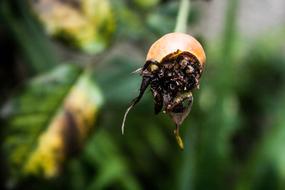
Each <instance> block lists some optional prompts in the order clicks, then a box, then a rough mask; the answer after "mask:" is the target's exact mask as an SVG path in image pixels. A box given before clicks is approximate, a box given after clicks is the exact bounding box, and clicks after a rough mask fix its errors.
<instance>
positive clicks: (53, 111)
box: [2, 65, 103, 179]
mask: <svg viewBox="0 0 285 190" xmlns="http://www.w3.org/2000/svg"><path fill="white" fill-rule="evenodd" d="M81 73H82V72H81V70H80V69H79V68H77V67H75V66H72V65H62V66H60V67H58V68H57V69H55V70H53V71H52V72H50V73H47V74H45V75H43V76H40V77H38V78H34V79H33V80H31V81H30V82H29V83H28V84H27V86H26V87H25V88H24V89H23V90H22V91H21V93H20V94H18V96H16V97H15V98H12V99H11V100H10V102H8V103H7V105H6V106H5V107H4V108H3V110H2V117H3V118H4V119H5V120H6V125H5V126H6V135H5V136H6V138H5V139H4V144H3V147H4V151H5V154H6V156H7V161H8V164H9V167H10V170H11V175H12V179H13V178H16V179H17V177H19V176H20V177H21V176H26V175H31V174H32V175H36V176H44V177H47V178H50V177H54V176H56V175H58V174H59V171H60V169H61V167H62V164H63V162H64V160H65V159H66V158H67V157H68V156H70V155H73V154H74V153H75V152H76V151H78V150H79V149H80V147H81V146H82V144H83V140H84V139H85V138H86V136H87V135H88V133H89V131H90V129H91V127H92V126H93V124H94V122H95V120H96V116H97V112H98V110H99V108H100V106H101V105H102V101H103V100H102V96H101V94H100V91H99V89H98V87H96V85H95V84H94V83H93V82H92V81H91V80H90V78H89V75H88V74H86V73H82V74H81Z"/></svg>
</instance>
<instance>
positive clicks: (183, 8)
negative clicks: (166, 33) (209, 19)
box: [174, 0, 190, 33]
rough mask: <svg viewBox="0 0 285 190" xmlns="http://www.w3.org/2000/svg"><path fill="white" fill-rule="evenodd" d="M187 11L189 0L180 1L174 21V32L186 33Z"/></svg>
mask: <svg viewBox="0 0 285 190" xmlns="http://www.w3.org/2000/svg"><path fill="white" fill-rule="evenodd" d="M189 10H190V0H181V1H180V6H179V11H178V15H177V19H176V26H175V29H174V31H175V32H183V33H186V29H187V19H188V14H189Z"/></svg>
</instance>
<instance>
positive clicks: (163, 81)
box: [122, 33, 206, 149]
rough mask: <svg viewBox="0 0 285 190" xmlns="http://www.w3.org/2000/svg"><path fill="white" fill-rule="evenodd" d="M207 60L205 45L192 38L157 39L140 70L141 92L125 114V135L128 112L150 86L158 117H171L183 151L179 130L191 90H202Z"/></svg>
mask: <svg viewBox="0 0 285 190" xmlns="http://www.w3.org/2000/svg"><path fill="white" fill-rule="evenodd" d="M205 60H206V56H205V53H204V50H203V48H202V46H201V45H200V43H199V42H198V41H197V40H196V39H195V38H193V37H191V36H190V35H187V34H183V33H170V34H166V35H164V36H163V37H161V38H160V39H159V40H157V41H156V42H155V43H154V44H153V45H152V46H151V48H150V49H149V52H148V55H147V59H146V63H145V65H144V66H143V67H142V68H141V69H140V70H139V72H140V75H141V76H142V83H141V87H140V93H139V95H138V97H136V98H135V99H134V100H133V101H132V102H131V105H130V107H129V108H128V109H127V111H126V113H125V116H124V119H123V124H122V133H124V124H125V120H126V116H127V114H128V112H129V111H130V110H131V109H132V107H133V106H134V105H135V104H137V103H138V102H139V101H140V99H141V98H142V96H143V94H144V92H145V90H146V89H147V87H148V86H150V89H151V92H152V95H153V97H154V111H155V114H158V113H159V112H160V111H161V110H163V112H164V113H167V114H168V115H170V117H171V118H172V120H173V121H174V123H175V125H176V128H175V130H174V133H175V136H176V139H177V142H178V144H179V146H180V148H182V149H183V142H182V140H181V138H180V136H179V127H180V125H181V124H182V122H183V121H184V119H185V118H186V117H187V115H188V114H189V112H190V110H191V107H192V103H193V96H192V91H193V90H194V89H198V88H199V79H200V77H201V74H202V72H203V69H204V63H205Z"/></svg>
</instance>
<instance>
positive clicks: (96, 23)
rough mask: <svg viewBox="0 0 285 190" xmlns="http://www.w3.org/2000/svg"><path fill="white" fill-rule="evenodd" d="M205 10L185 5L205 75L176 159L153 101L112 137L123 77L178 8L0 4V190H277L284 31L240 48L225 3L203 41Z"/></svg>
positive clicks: (281, 159) (233, 3)
mask: <svg viewBox="0 0 285 190" xmlns="http://www.w3.org/2000/svg"><path fill="white" fill-rule="evenodd" d="M210 3H213V1H201V2H199V1H193V2H192V3H191V11H190V15H189V22H188V24H189V33H192V34H193V31H195V32H194V34H193V35H194V36H195V35H196V36H197V35H198V37H200V41H202V42H204V43H203V45H204V47H205V49H206V53H207V65H206V71H205V73H204V75H203V78H202V79H201V80H202V81H201V89H200V91H197V92H195V93H196V94H195V98H196V99H195V102H196V104H194V105H193V110H192V111H191V114H190V117H189V118H188V119H187V120H186V121H185V123H184V124H183V125H182V128H181V130H182V134H184V139H185V150H184V151H183V152H181V151H180V150H179V149H178V147H177V145H176V143H175V139H174V138H173V135H172V134H171V133H170V132H169V131H171V129H172V128H173V126H172V122H171V121H170V119H168V118H167V117H166V116H164V115H158V116H154V114H153V113H152V111H151V110H152V104H153V103H152V100H151V97H150V94H146V98H145V99H144V100H143V101H142V102H141V103H140V104H139V105H138V106H137V108H136V110H134V111H133V112H132V113H130V115H129V118H128V121H127V125H128V131H127V133H126V134H125V135H124V136H121V133H120V124H121V120H122V116H123V113H124V111H125V108H126V107H127V106H128V102H129V101H130V100H131V98H132V97H134V95H135V94H136V93H137V92H136V90H137V87H138V86H139V81H140V77H138V76H135V75H132V74H130V73H131V72H132V71H134V70H136V69H137V68H139V67H141V66H142V65H143V64H144V61H145V60H144V59H145V57H144V56H145V53H146V51H147V49H148V48H149V45H150V44H151V43H152V42H153V41H154V40H156V39H157V38H159V37H160V36H161V35H163V34H165V33H168V32H171V31H173V29H174V26H175V22H176V15H177V10H178V6H179V2H178V1H170V0H161V1H159V0H148V1H141V0H132V1H131V0H109V1H107V0H104V1H97V0H82V1H76V0H66V1H57V0H52V1H46V0H37V1H23V0H3V1H1V2H0V20H1V25H0V40H1V44H0V50H1V51H0V52H1V58H2V59H3V60H2V59H1V69H0V78H1V83H0V85H1V88H0V90H1V91H0V93H1V97H0V104H1V133H2V138H1V145H2V146H1V147H2V149H1V185H2V186H3V188H2V189H26V188H29V189H63V188H66V189H74V190H75V189H76V190H77V189H90V190H91V189H130V190H133V189H185V190H186V189H187V190H188V189H195V190H196V189H198V190H199V189H242V190H244V189H285V184H284V181H285V172H284V171H285V169H284V168H285V167H284V166H285V156H284V153H283V149H282V148H283V145H284V144H285V135H284V134H285V121H284V115H285V108H284V107H285V105H284V104H285V102H284V100H285V98H284V97H285V94H284V92H285V88H284V87H285V77H284V76H285V75H284V72H285V56H284V51H285V47H284V44H285V43H284V42H285V41H284V39H285V24H284V25H278V26H276V27H272V28H270V29H268V30H269V31H270V32H266V33H260V34H258V35H256V36H255V37H254V38H253V37H251V38H245V37H244V36H243V34H241V33H240V31H239V29H238V18H239V16H240V12H239V10H240V7H241V6H240V1H238V0H230V1H227V3H226V5H227V6H226V8H225V15H224V26H223V31H222V32H221V33H220V35H219V36H218V37H216V38H215V39H211V40H206V39H205V38H204V37H202V36H201V35H199V34H201V31H199V29H197V26H198V24H199V23H200V22H201V21H202V20H201V15H202V14H205V12H203V11H201V9H200V7H201V6H202V5H207V4H210ZM259 3H260V4H262V2H259ZM253 10H254V8H253ZM217 24H218V23H217ZM219 24H220V23H219ZM200 30H201V29H200ZM57 39H61V41H60V42H59V41H57ZM146 118H147V119H146Z"/></svg>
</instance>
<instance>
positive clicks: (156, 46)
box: [146, 32, 206, 67]
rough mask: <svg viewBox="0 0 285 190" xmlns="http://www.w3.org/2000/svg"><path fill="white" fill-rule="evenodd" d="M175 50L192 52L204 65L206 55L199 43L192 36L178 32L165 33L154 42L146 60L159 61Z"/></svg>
mask: <svg viewBox="0 0 285 190" xmlns="http://www.w3.org/2000/svg"><path fill="white" fill-rule="evenodd" d="M177 50H180V51H182V52H183V51H186V52H189V53H191V54H193V55H194V56H195V57H196V58H197V59H198V60H199V62H200V64H201V66H202V67H204V64H205V61H206V55H205V51H204V49H203V47H202V46H201V44H200V43H199V42H198V41H197V40H196V39H195V38H194V37H192V36H190V35H188V34H184V33H179V32H174V33H168V34H165V35H164V36H162V37H161V38H159V39H158V40H157V41H156V42H154V43H153V44H152V46H151V47H150V49H149V51H148V54H147V56H146V61H149V60H154V61H157V62H161V60H162V59H163V58H164V57H165V56H167V55H169V54H171V53H174V52H177Z"/></svg>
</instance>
